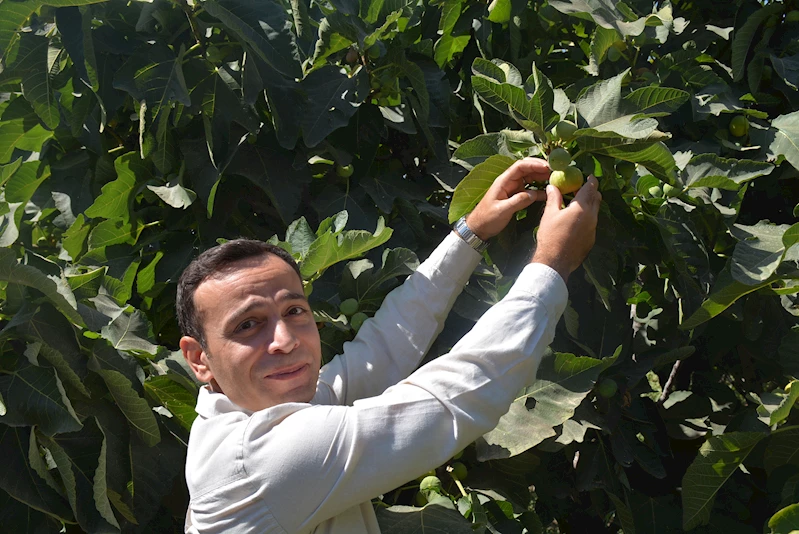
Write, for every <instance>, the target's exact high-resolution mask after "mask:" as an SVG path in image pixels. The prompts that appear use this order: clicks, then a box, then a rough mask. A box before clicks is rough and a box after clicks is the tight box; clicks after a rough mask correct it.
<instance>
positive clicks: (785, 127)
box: [0, 111, 799, 169]
mask: <svg viewBox="0 0 799 534" xmlns="http://www.w3.org/2000/svg"><path fill="white" fill-rule="evenodd" d="M771 126H772V128H776V130H777V131H776V132H775V135H774V141H773V142H772V143H771V145H770V146H769V151H770V152H771V153H772V154H773V155H774V156H780V155H782V156H785V159H787V160H788V163H790V164H791V165H793V166H794V168H795V169H799V111H794V112H793V113H787V114H785V115H780V116H779V117H777V118H776V119H774V120H773V121H771ZM0 132H1V131H0ZM0 162H2V159H0Z"/></svg>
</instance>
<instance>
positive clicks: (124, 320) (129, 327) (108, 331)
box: [102, 310, 158, 354]
mask: <svg viewBox="0 0 799 534" xmlns="http://www.w3.org/2000/svg"><path fill="white" fill-rule="evenodd" d="M149 329H150V326H149V325H148V323H147V319H146V318H144V317H143V316H142V313H141V312H140V311H139V310H134V311H133V312H132V313H123V314H121V315H120V316H119V317H117V318H116V319H114V320H113V321H112V322H111V323H110V324H109V325H108V326H104V327H103V329H102V336H103V337H104V338H105V339H107V340H108V341H109V342H110V343H111V346H113V347H114V348H115V349H117V350H123V351H133V352H140V353H146V354H155V353H156V352H157V351H158V346H157V345H155V344H153V343H151V342H150V341H148V339H147V338H148V337H150V333H149Z"/></svg>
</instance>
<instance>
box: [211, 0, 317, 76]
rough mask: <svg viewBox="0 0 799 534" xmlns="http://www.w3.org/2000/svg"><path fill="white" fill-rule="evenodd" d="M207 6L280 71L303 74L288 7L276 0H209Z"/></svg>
mask: <svg viewBox="0 0 799 534" xmlns="http://www.w3.org/2000/svg"><path fill="white" fill-rule="evenodd" d="M203 7H204V8H205V9H206V10H207V11H208V13H210V14H211V15H212V16H214V17H216V18H217V19H219V20H220V21H222V23H224V24H225V26H227V27H228V28H230V30H232V31H233V32H234V33H235V34H236V35H237V36H238V38H239V39H241V40H242V41H243V42H245V43H247V45H248V46H249V47H250V48H252V50H253V51H255V53H256V54H257V55H258V57H260V58H261V60H263V61H265V62H266V63H268V64H269V65H271V66H272V68H274V69H275V70H277V71H278V72H280V73H282V74H285V75H286V76H288V77H290V78H298V77H300V75H301V72H300V63H299V55H298V52H297V47H296V44H295V43H294V36H293V34H292V32H291V21H290V20H289V19H288V17H287V16H286V10H285V8H284V7H283V6H282V5H281V4H279V3H278V2H275V1H273V0H266V1H264V2H257V3H253V2H247V1H245V0H207V1H206V2H204V3H203Z"/></svg>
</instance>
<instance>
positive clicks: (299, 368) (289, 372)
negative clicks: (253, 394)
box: [266, 363, 310, 380]
mask: <svg viewBox="0 0 799 534" xmlns="http://www.w3.org/2000/svg"><path fill="white" fill-rule="evenodd" d="M309 367H310V366H309V365H308V364H307V363H304V364H300V365H295V366H292V367H287V368H285V369H281V370H280V371H277V372H275V373H272V374H269V375H266V378H269V379H271V380H291V379H292V378H296V377H298V376H300V375H302V374H303V373H304V372H305V371H307V370H308V368H309Z"/></svg>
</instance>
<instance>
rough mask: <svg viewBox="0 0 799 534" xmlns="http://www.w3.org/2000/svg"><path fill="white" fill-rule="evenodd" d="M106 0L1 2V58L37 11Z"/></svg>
mask: <svg viewBox="0 0 799 534" xmlns="http://www.w3.org/2000/svg"><path fill="white" fill-rule="evenodd" d="M100 2H105V0H25V1H22V2H0V57H4V56H5V54H6V52H7V51H8V50H9V46H10V45H11V43H12V42H13V41H14V39H15V38H17V37H18V33H17V32H19V30H20V29H22V27H23V26H24V24H25V21H27V20H28V17H30V16H31V15H32V14H33V13H34V12H35V11H36V10H37V9H39V8H40V7H42V6H54V7H68V6H84V5H88V4H97V3H100Z"/></svg>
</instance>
